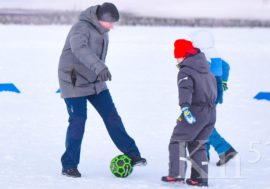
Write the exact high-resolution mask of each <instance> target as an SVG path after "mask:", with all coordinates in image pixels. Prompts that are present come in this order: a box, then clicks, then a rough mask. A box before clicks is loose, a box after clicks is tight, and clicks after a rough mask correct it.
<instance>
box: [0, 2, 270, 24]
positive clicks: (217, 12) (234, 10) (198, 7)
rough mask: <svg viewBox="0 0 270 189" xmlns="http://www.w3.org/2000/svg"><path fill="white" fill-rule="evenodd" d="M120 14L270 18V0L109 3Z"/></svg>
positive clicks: (65, 5) (36, 5)
mask: <svg viewBox="0 0 270 189" xmlns="http://www.w3.org/2000/svg"><path fill="white" fill-rule="evenodd" d="M103 2H104V0H92V1H89V0H57V1H55V0H1V1H0V8H27V9H64V10H65V9H69V10H71V9H75V10H82V9H85V8H87V7H89V6H91V5H94V4H101V3H103ZM109 2H113V3H115V4H116V5H117V7H119V9H120V10H121V11H124V12H130V13H133V14H136V15H140V16H155V17H173V18H190V17H206V18H209V17H210V18H244V19H268V20H269V19H270V1H269V0H237V1H236V0H188V1H186V0H167V1H164V0H147V1H145V0H136V1H135V0H133V1H126V0H110V1H109Z"/></svg>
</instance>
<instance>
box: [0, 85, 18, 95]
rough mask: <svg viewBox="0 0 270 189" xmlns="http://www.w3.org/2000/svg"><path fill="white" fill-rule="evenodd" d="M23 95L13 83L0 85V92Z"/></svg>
mask: <svg viewBox="0 0 270 189" xmlns="http://www.w3.org/2000/svg"><path fill="white" fill-rule="evenodd" d="M7 91H9V92H14V93H21V91H20V90H19V89H18V88H17V87H16V86H15V85H14V84H13V83H0V92H7Z"/></svg>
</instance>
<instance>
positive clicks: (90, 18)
mask: <svg viewBox="0 0 270 189" xmlns="http://www.w3.org/2000/svg"><path fill="white" fill-rule="evenodd" d="M98 6H99V5H96V6H92V7H89V8H88V9H86V10H85V11H83V12H82V13H81V14H80V16H79V20H80V21H86V22H89V23H90V24H92V25H93V26H94V27H95V28H96V29H97V30H98V31H99V32H100V33H102V34H103V33H106V32H108V31H109V30H108V29H105V28H103V27H102V26H101V25H100V23H99V21H98V19H97V15H96V12H97V8H98Z"/></svg>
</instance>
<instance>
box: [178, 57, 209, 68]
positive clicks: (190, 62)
mask: <svg viewBox="0 0 270 189" xmlns="http://www.w3.org/2000/svg"><path fill="white" fill-rule="evenodd" d="M183 67H189V68H191V69H193V70H196V71H197V72H199V73H209V72H210V70H209V69H210V68H209V64H208V62H207V60H206V58H205V55H204V54H203V53H198V54H196V55H194V56H190V57H188V58H186V59H184V60H183V62H181V63H180V69H181V68H183Z"/></svg>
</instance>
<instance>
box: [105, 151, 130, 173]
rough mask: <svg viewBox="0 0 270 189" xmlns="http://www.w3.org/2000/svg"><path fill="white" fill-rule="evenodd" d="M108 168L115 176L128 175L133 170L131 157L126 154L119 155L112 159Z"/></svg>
mask: <svg viewBox="0 0 270 189" xmlns="http://www.w3.org/2000/svg"><path fill="white" fill-rule="evenodd" d="M110 169H111V172H112V174H114V175H115V176H116V177H120V178H125V177H128V176H129V175H130V174H131V173H132V170H133V166H132V164H131V159H130V158H129V157H128V156H126V155H124V154H123V155H119V156H116V157H114V158H113V159H112V161H111V165H110Z"/></svg>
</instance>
